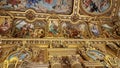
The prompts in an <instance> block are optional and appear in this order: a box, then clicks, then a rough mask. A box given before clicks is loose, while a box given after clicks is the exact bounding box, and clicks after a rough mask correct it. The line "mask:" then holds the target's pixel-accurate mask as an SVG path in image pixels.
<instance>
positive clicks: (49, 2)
mask: <svg viewBox="0 0 120 68" xmlns="http://www.w3.org/2000/svg"><path fill="white" fill-rule="evenodd" d="M44 2H45V3H48V4H52V3H53V0H44Z"/></svg>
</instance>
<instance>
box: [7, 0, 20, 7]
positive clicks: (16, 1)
mask: <svg viewBox="0 0 120 68" xmlns="http://www.w3.org/2000/svg"><path fill="white" fill-rule="evenodd" d="M20 2H21V1H20V0H7V4H11V5H12V7H14V6H15V5H16V6H17V7H18V4H19V3H20Z"/></svg>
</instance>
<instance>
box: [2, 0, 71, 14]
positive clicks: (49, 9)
mask: <svg viewBox="0 0 120 68" xmlns="http://www.w3.org/2000/svg"><path fill="white" fill-rule="evenodd" d="M72 3H73V0H0V5H1V6H0V8H2V9H6V10H18V11H25V10H27V9H30V8H31V9H34V10H36V11H38V12H42V13H60V14H71V12H72V6H73V4H72Z"/></svg>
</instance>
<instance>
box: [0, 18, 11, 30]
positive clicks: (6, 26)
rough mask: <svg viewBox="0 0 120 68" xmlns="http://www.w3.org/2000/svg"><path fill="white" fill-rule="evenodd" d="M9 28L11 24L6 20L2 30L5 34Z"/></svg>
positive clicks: (0, 27)
mask: <svg viewBox="0 0 120 68" xmlns="http://www.w3.org/2000/svg"><path fill="white" fill-rule="evenodd" d="M9 28H10V24H9V22H8V19H7V18H5V21H4V23H3V24H1V26H0V30H1V31H3V32H4V31H7V30H8V29H9Z"/></svg>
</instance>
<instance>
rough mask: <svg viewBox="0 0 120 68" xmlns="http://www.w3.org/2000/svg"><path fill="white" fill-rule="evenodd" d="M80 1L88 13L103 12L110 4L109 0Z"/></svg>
mask: <svg viewBox="0 0 120 68" xmlns="http://www.w3.org/2000/svg"><path fill="white" fill-rule="evenodd" d="M81 3H82V4H81V6H82V8H83V10H84V11H85V12H87V13H90V14H91V13H92V14H101V13H104V12H106V11H107V10H108V9H109V8H110V6H111V0H82V1H81Z"/></svg>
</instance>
